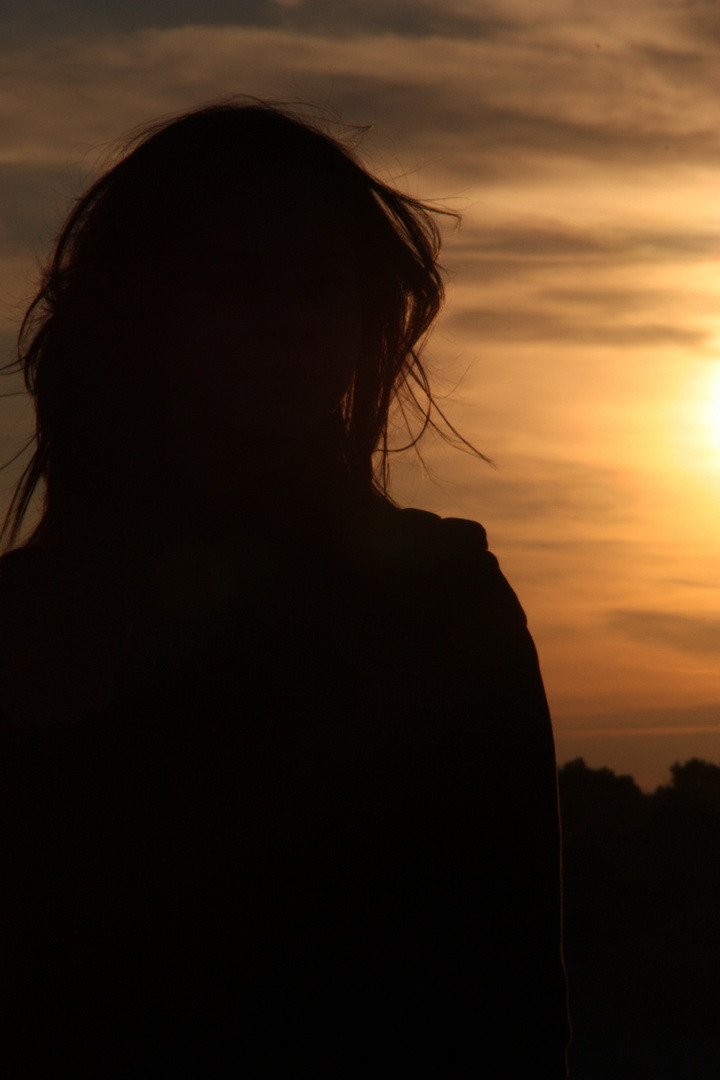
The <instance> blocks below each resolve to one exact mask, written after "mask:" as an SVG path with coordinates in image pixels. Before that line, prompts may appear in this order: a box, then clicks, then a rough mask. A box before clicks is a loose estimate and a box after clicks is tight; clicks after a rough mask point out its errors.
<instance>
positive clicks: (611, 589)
mask: <svg viewBox="0 0 720 1080" xmlns="http://www.w3.org/2000/svg"><path fill="white" fill-rule="evenodd" d="M97 8H98V5H97V4H96V3H93V2H91V0H75V2H72V0H67V2H65V3H63V4H61V5H59V4H57V3H55V2H53V0H23V3H19V2H15V0H10V2H9V3H7V4H6V5H5V6H4V8H3V10H4V11H5V12H6V14H5V15H4V16H0V72H1V78H2V86H3V98H2V102H1V103H0V109H2V120H3V123H2V125H1V126H0V165H1V166H2V169H1V170H0V274H1V280H2V285H1V287H0V290H1V291H0V302H1V312H0V314H1V317H2V322H1V323H0V335H1V337H0V345H2V348H3V351H4V354H5V355H6V356H9V355H10V354H11V350H12V346H13V335H14V332H15V330H16V326H17V321H18V316H19V313H20V312H21V310H22V300H23V298H26V297H27V296H28V295H29V293H30V292H31V288H32V282H33V275H34V272H35V270H34V267H35V262H36V259H37V257H39V256H42V254H43V253H44V251H45V250H46V247H47V244H48V242H49V240H50V239H51V237H52V235H53V232H54V230H55V229H56V228H57V225H58V223H59V221H60V219H61V217H62V214H63V212H64V210H65V207H66V205H67V199H68V198H69V197H71V196H72V195H73V194H76V193H77V191H78V190H79V189H80V188H81V187H82V185H83V184H84V183H85V181H86V179H87V178H88V176H89V174H90V173H91V172H92V169H93V168H94V167H95V166H96V165H97V163H98V162H99V160H100V159H101V157H102V154H103V153H104V152H105V149H106V147H107V143H108V142H109V141H110V140H112V139H113V138H115V137H117V136H118V135H120V134H121V133H123V132H124V131H126V130H127V129H128V128H130V127H133V126H134V125H136V124H139V123H143V122H146V121H148V120H149V119H152V118H154V117H156V116H158V115H164V114H167V113H170V112H175V111H177V110H180V109H183V108H186V107H190V106H194V105H197V104H199V103H201V102H205V101H207V100H210V99H214V98H217V97H218V96H221V95H228V94H234V93H252V94H257V95H259V96H261V97H262V96H267V97H273V98H282V99H285V100H289V99H297V98H301V99H304V100H308V101H312V102H316V103H317V104H319V105H320V106H322V107H323V108H329V109H331V110H334V111H336V112H337V113H338V114H339V115H340V116H341V117H342V118H343V119H344V120H346V121H347V122H349V123H356V124H368V123H372V124H373V125H374V129H373V131H372V132H370V133H369V134H367V135H366V136H365V137H364V139H363V141H362V142H361V155H362V156H363V158H364V160H365V161H366V162H367V163H368V164H369V165H371V166H372V167H373V168H374V169H376V170H377V171H379V172H380V173H381V175H382V176H383V178H385V179H390V180H392V181H393V182H395V183H396V184H398V185H399V186H401V187H403V188H405V189H406V190H409V191H410V192H411V193H412V194H416V195H419V196H420V197H423V198H430V199H441V200H444V201H445V203H446V205H448V206H450V207H451V208H453V209H456V210H459V211H460V212H461V213H462V215H463V225H462V228H461V229H460V230H459V231H457V232H453V230H452V227H451V226H449V227H448V229H447V235H446V246H445V254H444V259H443V261H444V265H445V266H446V268H447V270H448V271H449V275H450V281H449V292H448V304H447V309H446V312H445V314H444V315H443V317H442V319H441V321H440V324H439V326H438V329H437V331H436V333H435V335H434V337H433V338H432V339H431V341H430V343H429V345H428V351H427V356H428V359H429V360H430V363H431V367H432V368H433V370H435V371H436V373H437V381H438V385H439V387H440V390H441V393H443V394H447V395H448V396H447V398H445V399H444V400H445V405H446V410H447V412H448V414H449V416H450V418H451V419H452V421H453V422H454V423H455V424H456V426H458V427H459V428H460V429H461V430H462V432H463V434H464V435H466V437H468V438H470V439H471V440H472V441H474V442H475V444H476V445H477V446H478V447H479V448H480V449H481V450H483V452H484V453H486V454H487V455H488V456H490V457H492V458H493V460H494V461H495V462H496V464H497V469H496V470H492V469H490V468H489V467H488V466H486V465H483V464H482V463H480V462H477V461H475V460H474V459H473V458H471V457H469V456H467V455H464V454H461V453H458V452H457V451H454V450H451V449H449V448H447V447H445V446H444V445H443V444H441V443H432V442H430V443H428V445H427V446H426V453H425V457H426V463H427V465H428V468H429V475H428V476H427V477H426V478H423V476H422V475H421V473H420V471H419V470H418V468H417V467H416V465H415V463H414V461H413V459H412V458H410V459H408V460H405V461H403V460H400V459H399V460H398V461H397V463H396V466H395V488H394V494H395V497H396V498H397V499H398V501H400V502H401V503H404V504H413V505H416V506H420V507H424V508H427V509H432V510H435V511H437V512H439V513H443V514H446V515H454V516H464V517H472V518H476V519H479V520H481V521H482V522H483V524H484V525H485V526H486V528H487V531H488V535H489V538H490V544H491V547H492V549H493V550H494V551H495V553H496V554H497V555H498V557H499V559H500V562H501V566H502V567H503V569H504V570H505V572H506V574H507V576H508V578H509V579H510V581H511V583H512V584H513V586H514V587H515V589H516V591H517V592H518V594H519V595H520V598H521V600H522V602H523V605H524V607H525V609H526V611H527V613H528V617H529V620H530V625H531V629H532V631H533V635H534V637H535V639H536V642H537V645H538V650H539V652H540V657H541V663H542V667H543V672H544V675H545V680H546V685H547V690H548V696H549V698H550V703H551V707H552V710H553V715H554V718H555V728H556V737H557V743H558V757H559V760H560V761H561V762H562V761H564V760H567V759H568V758H570V757H574V756H578V755H582V756H584V757H585V758H586V760H587V761H588V763H589V764H591V765H596V766H597V765H609V766H610V767H612V768H614V769H615V770H616V771H621V772H622V771H628V772H631V773H633V775H635V777H636V778H637V779H638V780H639V781H640V782H641V783H643V785H644V786H646V787H650V788H651V787H653V786H654V785H655V784H657V783H659V782H661V781H663V780H664V779H665V778H666V776H667V772H666V770H667V767H668V766H669V765H670V764H671V763H672V762H673V761H674V760H676V759H679V760H686V759H687V758H689V757H691V756H693V755H697V756H701V757H705V758H708V759H710V760H716V761H717V760H720V671H719V665H718V658H719V656H720V614H719V610H718V609H719V603H718V602H719V600H720V569H719V568H720V560H719V559H718V554H720V552H719V550H718V549H719V548H720V304H719V302H718V301H719V300H720V244H719V243H718V231H719V230H718V223H719V221H720V200H719V199H718V192H719V188H718V177H719V174H720V170H719V166H720V85H719V84H720V80H719V78H718V65H717V55H718V47H719V46H720V15H719V14H718V8H717V6H716V5H715V4H713V3H709V2H704V0H697V2H694V0H687V2H685V0H663V2H660V0H625V2H624V3H622V4H620V3H616V2H610V3H606V4H603V5H602V7H601V6H600V5H596V4H590V3H589V2H588V3H583V2H580V3H576V2H573V0H544V2H543V4H542V5H539V4H537V3H536V2H534V0H502V2H499V0H498V2H497V3H484V2H482V0H474V2H473V3H455V2H452V0H423V2H417V0H336V2H332V0H330V2H327V3H321V2H320V0H306V2H304V0H283V2H279V0H253V2H250V3H247V4H242V5H238V4H235V5H228V4H227V3H226V2H225V0H205V2H204V3H202V4H201V3H199V2H193V0H181V2H177V3H175V4H172V5H168V4H167V3H164V2H163V0H155V2H154V0H147V2H145V3H143V4H142V5H140V4H136V3H134V2H130V0H126V2H124V3H122V4H121V3H120V2H119V0H118V3H117V4H116V5H115V7H112V6H110V5H105V6H104V7H103V11H102V14H100V13H99V12H98V10H97ZM235 8H241V9H242V16H241V19H242V22H241V21H238V19H237V18H235V21H231V18H230V16H229V15H228V12H229V11H231V10H233V9H235ZM7 388H8V389H9V388H10V387H9V386H8V387H7ZM28 420H29V414H28V411H27V408H26V407H24V406H23V405H22V403H21V402H20V400H18V399H5V400H4V401H2V402H0V422H1V423H2V428H1V432H2V434H1V437H0V455H2V457H3V459H4V458H5V457H9V456H10V455H11V454H12V453H13V452H14V451H15V450H16V449H18V447H19V445H20V444H21V442H22V438H23V437H24V434H25V433H26V432H27V430H28ZM16 475H17V473H16V472H13V470H12V469H9V470H7V471H6V472H5V473H4V474H2V476H3V477H4V481H3V486H1V487H0V496H2V497H3V498H7V495H8V493H9V490H10V485H11V481H12V479H13V476H16Z"/></svg>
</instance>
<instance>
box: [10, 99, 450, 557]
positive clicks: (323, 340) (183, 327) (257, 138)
mask: <svg viewBox="0 0 720 1080" xmlns="http://www.w3.org/2000/svg"><path fill="white" fill-rule="evenodd" d="M432 213H433V211H432V209H431V208H429V207H426V206H424V205H423V204H421V203H419V202H417V201H416V200H413V199H411V198H409V197H408V196H405V195H402V194H400V193H398V192H397V191H395V190H394V189H392V188H390V187H388V186H387V185H385V184H383V183H381V182H380V181H378V180H376V179H375V178H374V177H372V176H371V175H370V174H369V173H368V172H367V171H366V170H365V169H364V168H363V167H362V166H361V165H360V164H359V162H358V161H357V159H356V158H355V156H354V154H353V153H352V151H351V150H350V149H349V148H348V147H347V146H345V145H344V144H343V143H341V142H339V141H338V140H336V139H335V138H333V137H331V136H330V135H329V134H327V133H326V132H325V131H324V130H322V129H321V128H319V127H317V126H315V125H314V124H312V123H309V122H307V121H306V120H304V119H300V118H299V117H298V116H297V115H294V114H292V113H291V112H288V111H285V110H283V109H280V108H278V107H275V106H271V105H268V104H265V103H255V102H253V103H250V104H234V103H228V104H220V105H216V106H210V107H208V108H204V109H199V110H197V111H195V112H191V113H188V114H185V115H183V116H181V117H179V118H176V119H173V120H170V121H166V122H161V123H158V124H155V125H153V126H151V127H150V128H148V129H146V130H144V131H143V132H142V133H141V134H140V135H139V136H136V137H135V138H134V139H132V140H131V141H130V142H129V143H128V144H127V145H126V146H125V148H124V152H123V154H122V156H121V157H120V159H119V160H118V161H117V163H116V164H115V165H114V166H113V167H112V168H110V169H109V170H108V171H107V172H106V173H105V174H104V175H103V176H101V177H100V179H99V180H98V181H97V182H96V183H95V184H94V185H93V186H92V187H91V188H90V189H89V190H88V191H87V192H86V193H85V195H84V196H82V197H81V198H80V199H79V200H78V201H77V203H76V205H75V207H74V209H73V211H72V213H71V215H70V217H69V218H68V221H67V223H66V225H65V227H64V229H63V231H62V232H61V234H60V237H59V239H58V242H57V245H56V248H55V251H54V253H53V255H52V257H51V259H50V261H49V263H48V266H47V268H46V270H45V272H44V276H43V283H42V287H41V289H40V291H39V293H38V295H37V297H36V298H35V301H34V302H33V304H32V305H31V308H30V310H29V312H28V316H27V317H26V320H25V324H24V326H23V331H22V333H21V349H20V361H21V363H22V365H23V368H24V372H25V378H26V382H27V385H28V388H29V389H30V391H31V393H32V394H33V396H34V398H35V405H36V412H37V433H36V446H35V454H34V457H33V459H32V461H31V463H30V465H29V467H28V469H27V470H26V473H25V474H24V478H23V480H22V482H21V485H19V487H18V491H17V492H16V497H15V500H14V504H13V507H11V511H12V513H11V520H10V528H11V529H12V531H13V533H15V532H16V531H17V529H18V528H19V526H20V524H21V521H22V516H23V513H24V511H25V510H26V508H27V504H28V502H29V499H30V497H31V495H32V493H33V490H34V488H35V486H36V485H37V484H38V483H40V482H43V481H44V482H45V489H46V490H45V515H44V517H43V520H42V521H41V524H40V526H39V528H38V529H37V530H36V533H35V534H34V536H33V538H32V539H33V540H35V541H36V542H42V541H44V540H45V539H47V537H48V536H53V535H57V534H62V533H63V532H64V531H66V530H67V529H68V528H70V527H71V526H72V524H73V522H75V523H77V522H79V521H80V520H83V519H84V520H86V521H87V520H88V519H91V518H95V519H96V520H100V521H106V522H109V521H111V520H112V519H113V518H114V517H118V518H119V517H123V518H125V520H128V518H130V519H131V518H132V516H133V513H134V511H137V512H143V513H144V512H145V511H146V509H147V504H148V499H151V500H152V501H153V503H154V504H155V505H160V504H161V503H162V500H163V495H164V493H165V492H168V491H170V490H171V489H172V488H173V486H175V487H176V488H177V489H178V490H181V489H182V490H185V492H186V493H187V494H188V497H190V498H193V497H195V495H196V494H199V492H200V491H201V489H202V490H203V491H205V492H206V493H208V492H209V493H210V496H211V497H215V495H216V494H217V493H218V492H219V491H221V490H222V491H223V492H224V493H225V494H226V495H227V494H228V493H230V489H231V488H232V486H233V478H238V479H239V481H240V483H239V485H238V488H239V489H240V488H241V487H242V478H243V477H247V476H253V475H256V476H257V475H259V476H262V475H263V472H264V470H270V471H272V469H273V468H274V467H276V465H277V463H278V461H280V460H282V459H284V458H288V457H297V456H302V455H303V454H304V453H305V451H306V448H307V447H308V446H309V445H318V446H319V445H321V446H322V450H323V453H324V454H325V455H326V456H328V455H329V456H334V457H335V459H336V462H337V461H341V462H342V465H343V469H344V471H345V473H346V475H347V478H348V480H349V481H350V482H351V484H352V486H353V487H354V488H355V489H356V490H357V491H358V492H363V491H364V492H365V493H367V494H369V493H371V492H372V491H373V490H375V491H378V490H381V491H384V490H385V487H386V481H387V427H388V414H389V410H390V407H391V405H392V403H393V400H394V398H395V397H396V396H397V395H398V394H400V395H402V394H403V393H408V392H409V393H410V394H412V388H413V384H418V385H420V386H421V387H422V388H423V389H424V390H426V391H427V382H426V379H425V374H424V372H423V369H422V366H421V364H420V361H419V359H418V356H417V350H418V346H419V344H420V343H421V341H422V339H423V337H424V335H425V334H426V332H427V330H428V329H429V327H430V325H431V323H432V321H433V319H434V318H435V316H436V314H437V312H438V311H439V308H440V306H441V302H442V294H443V290H442V281H441V277H440V272H439V269H438V267H437V263H436V259H437V253H438V249H439V239H438V232H437V228H436V226H435V223H434V220H433V217H432ZM431 404H432V399H431V398H428V408H429V407H430V406H431ZM425 419H426V422H427V420H428V419H429V413H428V414H426V415H425ZM378 449H379V450H380V468H379V469H378V471H377V473H376V472H374V470H373V455H374V453H375V452H376V451H377V450H378ZM316 460H317V459H316ZM141 507H142V510H141Z"/></svg>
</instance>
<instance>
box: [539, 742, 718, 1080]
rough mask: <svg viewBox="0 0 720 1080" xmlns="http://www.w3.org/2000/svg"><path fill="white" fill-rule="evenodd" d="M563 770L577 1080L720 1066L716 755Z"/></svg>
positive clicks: (690, 1075)
mask: <svg viewBox="0 0 720 1080" xmlns="http://www.w3.org/2000/svg"><path fill="white" fill-rule="evenodd" d="M670 771H671V776H672V780H671V782H670V784H669V785H666V786H662V787H659V788H657V790H656V791H655V792H653V793H652V794H644V793H643V792H642V791H641V790H640V788H639V787H638V786H637V784H636V783H635V781H634V780H633V778H632V777H631V776H616V775H615V773H613V772H612V771H611V770H610V769H606V768H603V769H591V768H588V766H587V765H586V764H585V762H584V761H583V759H582V758H578V759H576V760H575V761H571V762H568V764H566V765H564V766H563V767H562V768H561V769H560V772H559V783H560V806H561V814H562V825H563V867H564V871H563V872H564V909H565V910H564V922H565V959H566V966H567V971H568V980H569V988H570V989H569V992H570V1009H571V1014H572V1019H573V1029H574V1038H573V1044H572V1047H571V1051H570V1076H571V1080H595V1078H598V1080H600V1078H602V1080H605V1078H607V1077H609V1076H612V1077H613V1078H616V1080H618V1078H625V1077H628V1078H632V1080H644V1078H646V1077H647V1078H648V1080H650V1078H652V1080H663V1078H666V1077H667V1078H672V1080H676V1078H677V1080H704V1078H705V1077H713V1078H717V1077H718V1076H720V766H718V765H714V764H711V763H709V762H706V761H700V760H698V759H697V758H693V759H692V760H690V761H687V762H686V763H685V764H684V765H681V764H679V763H676V764H675V765H673V766H672V768H671V770H670Z"/></svg>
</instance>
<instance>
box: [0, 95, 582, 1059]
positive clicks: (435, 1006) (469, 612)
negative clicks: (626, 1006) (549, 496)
mask: <svg viewBox="0 0 720 1080" xmlns="http://www.w3.org/2000/svg"><path fill="white" fill-rule="evenodd" d="M434 212H435V211H434V210H433V208H431V207H428V206H425V205H423V204H422V203H420V202H418V201H416V200H414V199H412V198H409V197H408V196H405V195H402V194H400V193H399V192H397V191H395V190H393V189H392V188H390V187H388V186H387V185H385V184H383V183H381V182H380V181H378V180H376V179H375V178H373V177H372V176H371V175H369V174H368V172H367V171H366V170H365V169H364V168H362V167H361V165H360V164H359V163H358V161H357V160H356V158H355V156H354V154H353V152H352V151H351V150H349V149H348V148H347V147H346V146H345V145H344V144H342V143H340V142H338V141H337V140H336V139H334V138H333V137H331V136H330V135H329V134H327V132H326V131H325V130H323V129H321V128H320V127H318V126H315V125H314V124H313V123H310V122H308V121H307V120H306V119H302V118H300V116H299V115H296V114H295V113H293V112H291V111H287V110H283V109H281V108H278V107H275V106H271V105H268V104H265V103H262V102H260V103H258V102H252V103H250V104H235V103H230V104H221V105H218V106H211V107H208V108H203V109H200V110H198V111H195V112H192V113H188V114H186V115H183V116H181V117H180V118H178V119H174V120H171V121H169V122H162V123H159V124H156V125H155V126H153V127H151V128H149V129H146V130H145V131H144V132H143V133H142V134H141V135H140V136H138V137H137V138H136V139H134V140H133V141H132V142H131V143H130V144H129V145H127V146H126V147H125V152H124V154H123V155H122V157H121V158H120V160H118V162H117V163H116V164H115V165H114V167H112V168H111V169H109V171H107V172H106V173H105V174H104V175H103V176H101V178H100V179H99V180H98V181H97V182H96V183H95V184H94V185H93V186H92V187H91V188H90V189H89V191H88V192H87V193H86V194H85V195H84V196H83V197H82V198H81V199H80V200H79V201H78V202H77V203H76V205H75V207H74V209H73V210H72V213H71V214H70V217H69V219H68V221H67V223H66V225H65V227H64V229H63V231H62V233H61V235H60V238H59V240H58V242H57V245H56V247H55V250H54V253H53V256H52V258H51V260H50V262H49V263H48V266H47V269H46V271H45V274H44V277H43V281H42V287H41V289H40V291H39V293H38V295H37V297H36V299H35V301H34V303H33V304H32V306H31V308H30V311H29V312H28V316H27V317H26V321H25V324H24V327H23V331H22V333H21V362H22V365H23V369H24V372H25V378H26V382H27V385H28V388H29V390H30V391H31V393H32V395H33V397H34V402H35V407H36V415H37V431H36V439H35V451H34V455H33V457H32V460H31V462H30V464H29V466H28V469H27V470H26V473H25V474H24V477H23V479H22V481H21V483H20V484H19V486H18V490H17V492H16V497H15V499H14V501H13V505H12V506H11V509H10V514H9V515H8V522H7V528H6V532H7V535H8V536H9V540H10V546H12V544H13V543H15V544H16V546H15V548H14V549H13V550H10V551H8V552H7V554H6V555H5V556H4V557H3V559H2V561H1V562H0V635H1V636H2V654H1V656H0V663H1V664H2V668H1V670H0V690H1V693H2V709H3V717H2V741H3V746H2V750H3V766H2V768H3V789H2V798H3V803H4V806H3V862H4V865H3V868H2V890H3V929H2V952H3V965H2V966H3V975H2V978H3V1006H4V1021H3V1023H4V1030H5V1038H4V1046H5V1051H4V1052H5V1054H6V1057H7V1062H8V1065H7V1070H6V1075H8V1076H13V1077H33V1078H35V1077H39V1076H51V1075H52V1076H55V1075H63V1076H64V1075H91V1076H97V1077H99V1076H103V1077H105V1076H109V1075H114V1074H115V1073H116V1072H117V1073H118V1074H120V1073H122V1075H128V1074H129V1070H130V1069H132V1070H133V1071H135V1070H136V1069H137V1068H138V1067H139V1068H140V1070H141V1071H144V1072H149V1073H150V1074H151V1075H171V1074H172V1075H177V1073H178V1071H179V1070H180V1071H181V1072H182V1073H183V1074H187V1075H190V1074H192V1075H200V1074H201V1072H202V1073H204V1074H206V1075H218V1074H219V1072H220V1070H221V1069H222V1070H224V1069H226V1068H228V1069H233V1068H235V1069H238V1068H240V1069H243V1070H245V1072H246V1073H247V1074H248V1075H251V1076H255V1075H266V1074H268V1075H270V1074H272V1072H273V1071H275V1070H277V1069H279V1068H281V1069H283V1070H287V1069H288V1068H290V1067H292V1068H295V1067H301V1066H305V1067H308V1068H309V1069H311V1070H312V1071H313V1072H314V1074H315V1075H323V1076H333V1077H335V1076H345V1075H354V1074H358V1075H360V1074H361V1073H362V1074H367V1071H368V1070H370V1069H372V1071H373V1072H374V1073H376V1072H378V1071H380V1072H383V1071H387V1072H390V1071H391V1070H392V1071H397V1069H398V1068H400V1069H402V1070H404V1074H406V1075H410V1072H411V1071H413V1072H414V1071H415V1070H416V1069H419V1068H422V1069H425V1070H427V1069H430V1070H431V1071H432V1073H433V1075H441V1074H442V1075H448V1076H456V1075H459V1074H461V1073H462V1074H464V1073H465V1072H466V1071H468V1070H469V1071H470V1072H471V1073H472V1074H473V1075H487V1076H496V1075H497V1076H499V1075H502V1076H507V1077H523V1078H524V1080H526V1078H527V1077H530V1076H543V1077H562V1076H564V1075H565V1047H566V1044H567V1041H568V1021H567V1010H566V1001H565V979H564V972H563V965H562V955H561V932H560V856H559V826H558V809H557V789H556V773H555V759H554V750H553V739H552V731H551V726H550V719H549V715H548V710H547V705H546V701H545V695H544V691H543V686H542V681H541V678H540V673H539V668H538V662H537V657H536V654H535V650H534V647H533V644H532V641H531V639H530V636H529V634H528V632H527V629H526V625H525V617H524V615H523V612H522V609H521V608H520V605H519V604H518V602H517V599H516V597H515V595H514V593H513V592H512V590H511V589H510V587H509V586H508V584H507V582H506V581H505V579H504V578H503V576H502V575H501V573H500V571H499V569H498V565H497V562H496V560H495V558H494V557H493V556H492V555H491V554H490V553H489V552H488V551H487V545H486V542H485V534H484V531H483V529H482V527H481V526H479V525H477V524H476V523H474V522H470V521H461V520H456V519H449V520H441V519H440V518H438V517H436V516H434V515H432V514H426V513H422V512H420V511H415V510H401V509H399V508H398V507H397V506H396V505H395V504H394V503H393V502H392V501H391V500H390V499H389V497H388V495H387V453H388V450H387V430H388V415H389V410H390V408H391V406H392V405H393V403H394V402H395V401H396V400H398V399H400V400H403V397H404V400H406V401H407V400H408V396H409V395H410V392H411V390H412V388H413V387H420V388H421V389H423V390H425V391H427V393H428V402H429V405H428V411H427V413H426V422H429V423H431V424H432V423H433V422H434V421H433V420H432V411H431V410H432V407H433V401H432V397H431V396H430V394H429V390H428V386H427V380H426V377H425V373H424V370H423V368H422V364H421V361H420V358H419V355H418V352H419V346H420V344H421V343H422V340H423V338H424V336H425V334H426V333H427V331H428V329H429V328H430V326H431V324H432V322H433V320H434V318H435V316H436V314H437V312H438V310H439V308H440V305H441V301H442V281H441V276H440V270H439V267H438V265H437V255H438V248H439V241H438V232H437V228H436V226H435V224H434V220H433V213H434ZM40 483H43V484H44V490H45V501H44V511H43V514H42V517H41V520H40V522H39V524H38V525H37V527H36V528H35V530H34V532H33V533H32V535H31V536H30V537H29V539H27V540H26V541H25V542H24V543H23V544H22V545H19V546H18V545H17V541H18V537H19V530H20V527H21V524H22V521H23V517H24V515H25V513H26V511H27V509H28V505H29V503H30V499H31V497H32V495H33V492H34V491H35V489H36V488H37V486H38V485H39V484H40Z"/></svg>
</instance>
